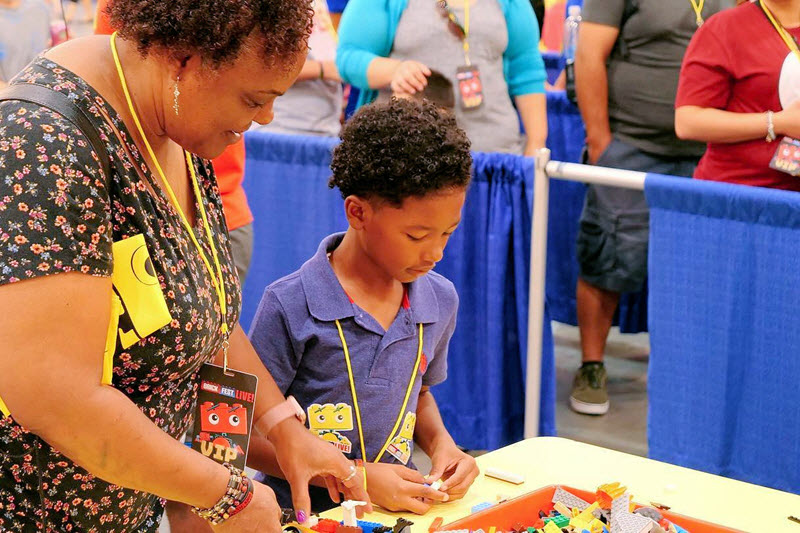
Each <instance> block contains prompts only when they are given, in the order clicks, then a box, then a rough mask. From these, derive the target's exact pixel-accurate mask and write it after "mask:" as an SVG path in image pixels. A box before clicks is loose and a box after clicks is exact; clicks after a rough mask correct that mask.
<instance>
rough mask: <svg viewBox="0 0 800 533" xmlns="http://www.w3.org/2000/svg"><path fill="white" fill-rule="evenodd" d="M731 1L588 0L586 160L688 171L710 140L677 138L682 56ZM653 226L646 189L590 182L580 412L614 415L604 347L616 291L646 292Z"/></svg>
mask: <svg viewBox="0 0 800 533" xmlns="http://www.w3.org/2000/svg"><path fill="white" fill-rule="evenodd" d="M731 4H732V1H729V0H705V2H700V3H696V2H695V1H694V0H673V1H670V2H664V1H661V0H638V1H637V2H632V1H630V0H586V2H585V3H584V6H583V12H582V17H583V21H582V22H581V25H580V29H579V34H578V49H577V54H576V59H575V81H576V90H577V95H578V105H579V107H580V111H581V115H582V116H583V120H584V123H585V125H586V147H587V155H588V163H590V164H593V165H599V166H604V167H612V168H620V169H627V170H636V171H642V172H657V173H660V174H669V175H674V176H691V175H692V172H694V168H695V166H696V164H697V161H698V160H699V158H700V156H701V155H702V154H703V150H704V146H703V145H702V144H700V143H697V142H692V141H685V140H680V139H678V138H677V137H676V135H675V121H674V116H675V114H674V110H673V107H674V102H675V93H676V91H677V87H678V74H679V72H680V65H681V60H682V59H683V55H684V53H685V51H686V47H687V46H688V45H689V40H690V39H691V38H692V35H694V33H695V31H697V29H698V27H699V26H700V25H701V24H703V23H704V21H705V20H707V19H708V18H709V17H712V15H714V13H716V12H718V11H720V10H722V9H724V8H725V7H729V5H731ZM720 52H721V53H722V50H721V51H720ZM649 224H650V217H649V212H648V209H647V203H646V201H645V197H644V193H643V192H642V191H636V190H631V189H623V188H617V187H606V186H599V185H590V186H589V188H588V190H587V192H586V202H585V205H584V208H583V213H582V214H581V220H580V229H579V232H578V240H577V241H578V242H577V256H578V262H579V264H580V272H579V278H578V284H577V290H576V293H577V294H576V300H577V313H578V327H579V329H580V336H581V351H582V353H583V363H582V366H581V368H580V369H579V370H578V372H577V374H576V376H575V380H574V384H573V388H572V393H571V394H570V405H571V407H572V409H573V410H575V411H576V412H578V413H583V414H593V415H602V414H605V413H606V412H607V411H608V408H609V399H608V390H607V374H606V369H605V366H604V364H603V352H604V350H605V345H606V339H607V337H608V333H609V330H610V329H611V323H612V320H613V318H614V313H615V311H616V309H617V306H618V304H619V297H620V293H623V292H633V291H638V290H640V289H641V288H642V286H643V284H644V281H645V279H646V277H647V247H648V233H649Z"/></svg>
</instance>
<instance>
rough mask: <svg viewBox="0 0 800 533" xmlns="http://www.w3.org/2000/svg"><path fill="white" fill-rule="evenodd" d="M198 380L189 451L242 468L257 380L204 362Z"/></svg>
mask: <svg viewBox="0 0 800 533" xmlns="http://www.w3.org/2000/svg"><path fill="white" fill-rule="evenodd" d="M199 379H200V389H199V390H198V392H197V407H196V408H195V416H194V420H195V423H194V438H193V439H192V449H194V450H196V451H198V452H200V453H202V454H203V455H205V456H206V457H209V458H210V459H213V460H214V461H216V462H218V463H228V464H230V465H233V466H235V467H236V468H239V469H244V467H245V464H246V463H247V449H248V445H249V444H250V435H251V432H252V427H253V406H254V404H255V401H256V389H257V387H258V378H257V377H256V376H254V375H252V374H245V373H244V372H236V371H232V370H230V369H229V370H228V371H227V372H225V369H224V368H222V367H221V366H217V365H212V364H209V363H206V364H204V365H203V366H202V367H201V368H200V374H199Z"/></svg>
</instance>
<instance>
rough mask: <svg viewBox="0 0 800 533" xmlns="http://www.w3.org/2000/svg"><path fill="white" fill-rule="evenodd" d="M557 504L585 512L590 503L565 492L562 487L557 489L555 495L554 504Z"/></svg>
mask: <svg viewBox="0 0 800 533" xmlns="http://www.w3.org/2000/svg"><path fill="white" fill-rule="evenodd" d="M556 502H560V503H563V504H564V505H566V506H567V507H569V508H573V507H577V508H578V510H579V511H583V510H584V509H586V508H587V507H589V502H587V501H585V500H583V499H581V498H578V497H577V496H575V495H574V494H571V493H569V492H567V491H565V490H564V489H562V488H561V487H556V491H555V493H553V503H556Z"/></svg>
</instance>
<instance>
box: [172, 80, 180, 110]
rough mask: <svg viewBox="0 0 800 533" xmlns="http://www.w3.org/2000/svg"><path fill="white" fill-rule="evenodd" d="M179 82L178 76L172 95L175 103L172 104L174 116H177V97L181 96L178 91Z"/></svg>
mask: <svg viewBox="0 0 800 533" xmlns="http://www.w3.org/2000/svg"><path fill="white" fill-rule="evenodd" d="M179 81H181V76H180V74H179V75H178V77H177V78H176V79H175V92H174V93H173V94H174V95H175V101H174V102H173V103H172V108H173V109H174V110H175V115H177V114H178V97H179V96H180V95H181V91H180V89H178V82H179Z"/></svg>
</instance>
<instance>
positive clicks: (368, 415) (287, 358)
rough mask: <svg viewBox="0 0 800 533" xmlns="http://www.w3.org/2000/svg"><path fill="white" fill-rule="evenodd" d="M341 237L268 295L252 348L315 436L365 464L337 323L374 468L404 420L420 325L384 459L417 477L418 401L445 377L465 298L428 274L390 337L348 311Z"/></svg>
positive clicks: (415, 285) (355, 310) (352, 308)
mask: <svg viewBox="0 0 800 533" xmlns="http://www.w3.org/2000/svg"><path fill="white" fill-rule="evenodd" d="M343 236H344V234H335V235H331V236H329V237H327V238H325V239H324V240H323V241H322V243H321V244H320V246H319V249H318V250H317V253H316V254H315V255H314V257H312V258H311V259H309V260H308V261H307V262H306V263H305V264H304V265H303V266H302V267H301V268H300V270H298V271H297V272H294V273H293V274H290V275H288V276H286V277H285V278H282V279H280V280H278V281H276V282H275V283H273V284H272V285H270V286H269V287H267V289H266V290H265V291H264V296H263V297H262V299H261V304H260V305H259V308H258V312H257V313H256V316H255V319H254V320H253V325H252V327H251V330H250V340H251V341H252V343H253V346H254V347H255V349H256V351H257V352H258V354H259V357H261V360H262V361H263V362H264V364H265V365H266V367H267V368H268V369H269V371H270V373H271V374H272V376H273V378H275V382H276V383H277V384H278V387H279V388H280V389H281V391H282V392H283V393H284V394H285V395H292V396H294V397H295V398H296V399H297V401H298V402H299V403H300V405H301V406H303V408H304V409H305V410H306V414H307V415H308V424H309V427H310V429H311V430H312V431H314V432H316V433H317V434H318V435H319V436H320V437H321V438H324V439H325V440H328V441H330V442H331V443H332V444H333V445H335V446H337V448H339V449H340V450H342V452H343V453H345V455H347V456H348V457H349V458H351V459H354V458H361V448H360V444H359V435H358V425H357V422H356V414H355V409H354V406H353V397H352V394H351V391H350V384H349V379H348V372H347V365H346V363H345V357H344V351H343V349H342V343H341V340H340V338H339V333H338V330H337V328H336V323H335V321H336V320H337V319H338V320H339V322H340V324H341V326H342V330H343V332H344V337H345V340H346V342H347V346H348V349H349V352H350V362H351V365H352V369H353V377H354V382H355V388H356V394H357V396H358V405H359V408H360V411H361V422H362V425H363V429H364V443H365V447H366V455H367V459H368V460H369V461H374V460H375V458H376V456H377V455H378V453H379V452H380V450H381V448H382V447H383V446H384V444H385V442H386V441H387V439H388V437H389V433H390V432H391V431H392V428H393V427H394V425H395V422H396V420H397V418H398V415H399V414H400V409H401V407H402V404H403V399H404V397H405V394H406V390H407V388H408V384H409V381H410V379H411V375H412V372H413V369H414V364H415V362H416V358H417V350H418V346H419V324H422V325H423V329H424V333H423V347H422V351H423V354H424V355H423V357H422V362H421V364H420V369H419V372H418V374H417V377H416V379H415V381H414V383H413V386H412V390H411V395H410V397H409V400H408V404H407V405H406V407H405V409H404V411H403V414H402V417H401V423H400V429H399V430H398V431H397V432H396V433H395V434H394V435H392V439H391V445H390V446H389V447H388V449H387V451H386V452H385V453H384V454H383V456H382V457H381V462H386V463H401V464H407V465H408V466H409V467H413V464H412V463H411V461H410V460H409V459H410V454H411V452H412V450H413V427H414V423H415V421H416V409H417V400H418V398H419V391H420V388H421V387H422V385H425V386H433V385H436V384H438V383H441V382H442V381H444V380H445V378H446V377H447V348H448V344H449V342H450V337H451V336H452V335H453V330H454V329H455V326H456V312H457V310H458V295H457V294H456V290H455V288H454V287H453V284H452V283H451V282H450V281H448V280H447V279H446V278H444V277H442V276H440V275H439V274H436V273H434V272H430V273H428V274H427V275H425V276H423V277H421V278H419V279H417V280H416V281H414V282H412V283H410V284H408V285H407V286H406V288H407V296H408V297H407V300H406V302H404V305H403V306H401V308H400V310H399V311H398V313H397V316H396V317H395V319H394V321H393V322H392V324H391V326H389V329H388V330H386V331H384V329H383V327H382V326H381V325H380V324H379V323H378V322H377V321H376V320H375V319H374V318H373V317H372V316H371V315H369V313H367V312H366V311H364V310H363V309H361V308H360V307H358V305H356V304H355V303H352V302H351V301H350V298H349V297H348V296H347V294H346V293H345V291H344V289H343V288H342V286H341V284H340V283H339V280H338V279H337V277H336V274H335V273H334V272H333V269H332V268H331V265H330V261H329V260H328V253H330V252H331V251H333V250H334V249H335V248H336V247H337V246H338V245H339V243H340V242H341V240H342V238H343ZM409 437H410V438H409ZM267 481H268V483H269V484H270V485H271V486H272V487H273V489H276V493H277V494H279V495H281V493H283V492H284V490H279V489H286V484H285V482H282V485H283V487H279V486H278V485H281V483H277V480H274V479H272V478H268V479H267ZM312 492H321V493H324V494H320V497H323V496H324V498H323V499H327V492H325V491H312ZM286 493H287V494H288V491H286ZM312 498H313V499H314V500H315V501H316V500H317V498H316V497H314V496H312ZM285 503H286V502H283V501H282V502H281V504H282V505H283V504H285ZM314 510H315V511H316V510H317V507H314Z"/></svg>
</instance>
